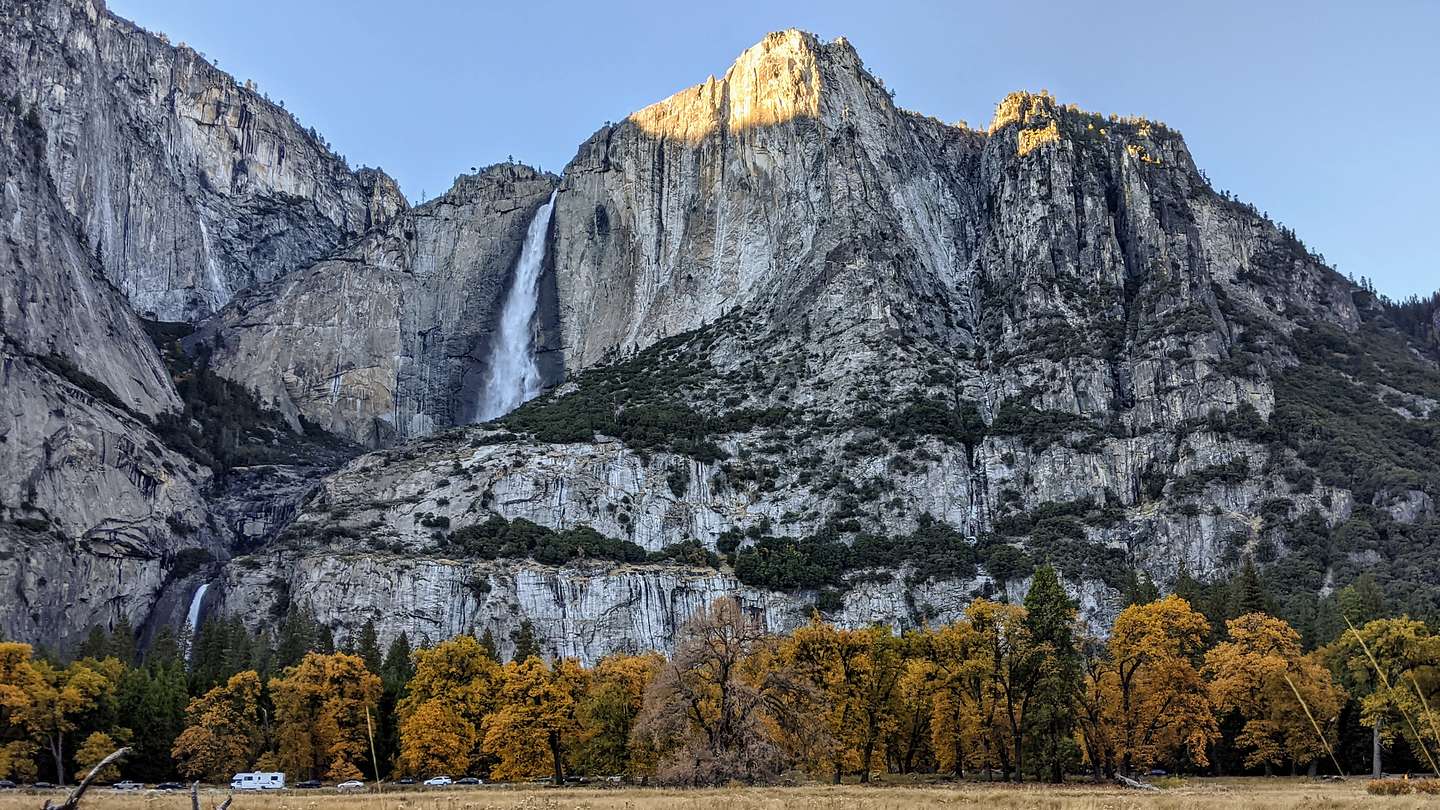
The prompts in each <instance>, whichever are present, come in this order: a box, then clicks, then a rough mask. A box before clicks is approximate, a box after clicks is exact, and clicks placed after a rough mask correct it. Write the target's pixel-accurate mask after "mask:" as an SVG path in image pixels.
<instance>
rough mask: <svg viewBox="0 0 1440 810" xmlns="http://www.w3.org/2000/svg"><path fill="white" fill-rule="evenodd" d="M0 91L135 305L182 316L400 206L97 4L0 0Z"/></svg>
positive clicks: (254, 97) (232, 86)
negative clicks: (34, 127)
mask: <svg viewBox="0 0 1440 810" xmlns="http://www.w3.org/2000/svg"><path fill="white" fill-rule="evenodd" d="M0 97H3V98H6V99H9V98H18V99H19V100H20V101H21V103H22V104H23V105H24V106H25V108H26V109H29V108H31V107H33V108H35V109H36V111H37V112H38V115H39V119H40V122H41V124H42V125H43V127H44V129H45V132H46V134H47V143H46V147H47V148H46V153H47V156H48V165H49V168H50V173H51V176H52V177H53V178H54V179H55V183H56V186H57V187H58V190H59V194H60V199H61V200H62V201H63V202H64V204H65V206H66V208H67V209H68V210H69V211H70V212H71V213H73V214H75V215H76V216H77V217H78V218H79V219H80V221H81V222H82V224H83V226H84V232H85V235H86V243H87V244H86V247H87V248H88V250H89V251H90V252H93V253H95V254H97V255H99V256H100V257H101V259H102V261H103V263H104V266H105V270H106V273H107V275H109V277H110V279H111V280H112V281H113V282H114V283H115V285H116V286H117V287H119V288H120V289H121V290H122V291H123V292H124V293H125V295H126V296H128V297H129V299H130V302H131V304H132V305H133V306H134V307H135V309H136V311H138V312H141V313H151V314H152V317H158V318H160V319H162V320H172V321H175V320H187V319H191V320H193V319H196V318H199V317H201V316H203V315H205V314H208V313H210V312H213V311H215V310H217V309H219V308H220V307H221V306H223V305H224V304H225V303H226V302H227V301H229V300H230V298H231V296H233V295H234V294H235V293H236V292H238V291H240V290H242V289H245V288H247V287H250V286H252V285H254V284H257V283H261V282H265V281H269V280H270V279H273V278H275V277H277V276H280V275H283V274H285V273H287V272H289V271H290V270H293V269H295V268H298V267H301V266H304V265H306V264H309V263H310V262H312V261H314V260H315V259H317V258H319V257H321V256H322V255H324V254H326V253H328V252H329V251H330V250H332V249H333V248H335V247H336V246H338V245H340V244H341V243H343V242H346V241H349V240H350V239H353V238H354V237H355V236H357V235H359V234H360V233H362V232H364V231H365V230H367V229H368V228H370V227H372V226H376V225H380V224H383V223H384V222H386V221H388V220H389V219H390V218H391V217H393V216H394V215H395V213H396V212H398V211H400V210H403V209H404V208H405V200H404V198H403V197H402V196H401V194H400V192H399V189H398V188H397V187H396V185H395V183H394V182H393V181H392V180H391V179H390V178H389V177H387V176H386V175H385V174H384V173H382V172H380V171H378V170H371V169H362V170H360V171H351V170H350V168H349V167H348V166H346V164H345V162H344V161H343V159H342V158H340V157H338V156H336V155H335V154H334V153H332V152H331V151H330V150H329V148H328V146H327V145H326V144H325V143H324V142H323V141H322V140H321V139H320V137H319V136H318V135H316V134H315V132H314V131H313V130H306V129H305V128H303V127H302V126H301V125H300V124H299V123H298V122H297V121H295V119H294V118H293V117H291V116H290V115H289V114H288V113H286V112H285V111H284V109H283V108H281V107H278V106H276V105H274V104H271V103H270V102H269V101H268V100H266V99H265V98H264V97H263V96H262V95H260V94H259V93H258V92H257V91H256V90H255V89H254V88H253V87H252V86H249V84H248V83H247V85H246V86H241V85H240V84H238V83H237V82H236V81H235V80H234V79H233V78H232V77H230V76H229V75H227V74H225V73H223V72H221V71H220V70H218V69H217V68H216V67H215V66H213V65H212V64H210V63H209V62H207V61H206V60H205V59H204V58H203V57H201V56H200V55H199V54H197V53H196V52H195V51H194V50H193V49H191V48H189V47H187V46H185V45H181V46H179V47H174V46H171V45H170V44H169V43H168V42H167V41H166V40H165V39H164V38H163V37H161V36H157V35H153V34H151V33H149V32H147V31H144V30H143V29H141V28H139V27H137V26H135V25H134V24H132V23H130V22H128V21H126V20H123V19H120V18H119V17H116V16H115V15H113V14H111V13H110V12H109V11H108V10H106V8H105V7H104V4H103V3H102V2H100V0H43V1H42V2H24V1H13V0H7V2H5V3H0Z"/></svg>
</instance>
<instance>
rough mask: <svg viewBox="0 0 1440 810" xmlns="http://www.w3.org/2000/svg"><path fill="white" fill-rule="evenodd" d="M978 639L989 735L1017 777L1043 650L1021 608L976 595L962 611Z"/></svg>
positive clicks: (1004, 766) (1003, 764)
mask: <svg viewBox="0 0 1440 810" xmlns="http://www.w3.org/2000/svg"><path fill="white" fill-rule="evenodd" d="M965 618H966V620H967V621H969V622H970V626H971V627H972V628H974V630H975V632H976V634H977V640H978V642H979V644H978V649H977V650H976V653H977V654H978V655H979V656H980V664H981V665H982V666H983V667H984V669H985V671H986V672H987V674H988V676H989V678H990V681H991V683H990V690H991V691H992V694H993V698H992V700H993V701H994V706H995V709H996V710H997V711H996V713H995V715H994V716H995V717H996V719H998V721H999V723H998V724H995V723H994V721H992V724H991V727H992V733H991V737H992V738H993V739H995V740H996V743H997V744H996V749H995V750H996V753H997V754H998V755H999V758H1000V766H1001V769H1002V770H1005V771H1008V772H1010V773H1011V774H1012V776H1013V778H1014V779H1015V781H1017V782H1018V781H1020V780H1021V779H1022V778H1023V773H1024V764H1025V745H1024V732H1025V728H1026V725H1027V714H1028V712H1029V709H1030V702H1031V700H1032V699H1033V698H1034V697H1035V694H1036V686H1037V684H1038V683H1039V679H1040V675H1041V673H1042V669H1041V664H1042V663H1043V652H1044V651H1043V650H1042V649H1041V648H1040V647H1039V646H1038V645H1037V644H1036V643H1035V639H1034V638H1033V637H1032V635H1031V633H1030V627H1029V625H1028V624H1027V623H1026V618H1027V615H1026V611H1025V608H1023V607H1021V606H1019V605H1007V604H1003V603H1000V602H992V601H990V600H988V599H976V600H975V601H974V602H971V603H970V607H969V608H967V609H966V610H965Z"/></svg>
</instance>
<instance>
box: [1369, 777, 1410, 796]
mask: <svg viewBox="0 0 1440 810" xmlns="http://www.w3.org/2000/svg"><path fill="white" fill-rule="evenodd" d="M1414 790H1415V786H1414V785H1412V784H1411V783H1410V780H1409V779H1371V780H1370V781H1369V782H1366V783H1365V792H1366V793H1369V794H1371V795H1372V796H1404V795H1407V794H1409V793H1411V792H1413V791H1414Z"/></svg>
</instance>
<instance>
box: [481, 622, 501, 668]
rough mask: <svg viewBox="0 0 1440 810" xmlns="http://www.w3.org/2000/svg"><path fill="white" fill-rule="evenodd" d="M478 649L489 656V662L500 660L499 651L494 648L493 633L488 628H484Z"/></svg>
mask: <svg viewBox="0 0 1440 810" xmlns="http://www.w3.org/2000/svg"><path fill="white" fill-rule="evenodd" d="M480 647H481V649H483V650H485V654H486V655H488V656H490V660H491V661H499V660H500V650H499V649H498V648H496V646H495V633H494V632H493V631H491V629H490V628H488V627H487V628H485V633H484V635H482V636H480Z"/></svg>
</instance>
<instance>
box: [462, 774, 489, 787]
mask: <svg viewBox="0 0 1440 810" xmlns="http://www.w3.org/2000/svg"><path fill="white" fill-rule="evenodd" d="M455 784H457V785H483V784H485V783H484V782H481V781H480V780H479V779H478V778H476V777H474V776H466V777H462V778H460V779H456V780H455Z"/></svg>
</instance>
